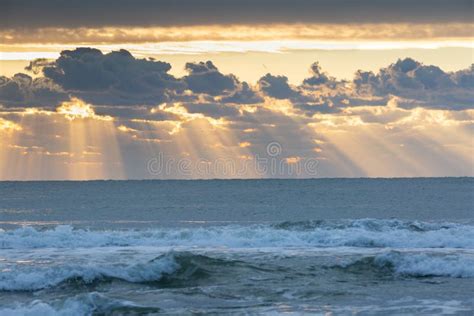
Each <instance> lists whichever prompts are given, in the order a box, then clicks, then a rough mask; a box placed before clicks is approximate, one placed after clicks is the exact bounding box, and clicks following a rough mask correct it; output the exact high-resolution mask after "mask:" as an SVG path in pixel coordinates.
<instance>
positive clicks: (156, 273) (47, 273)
mask: <svg viewBox="0 0 474 316" xmlns="http://www.w3.org/2000/svg"><path fill="white" fill-rule="evenodd" d="M232 263H233V261H230V260H229V261H226V260H223V259H215V258H210V257H207V256H204V255H199V254H191V253H187V252H169V253H166V254H163V255H161V256H159V257H157V258H155V259H153V260H150V261H148V262H146V263H138V264H131V265H124V264H108V265H107V264H97V263H95V264H93V263H89V264H84V265H78V264H76V265H74V264H67V265H61V266H49V267H46V268H42V267H40V266H35V267H32V268H31V270H27V271H25V270H24V269H12V270H10V271H3V272H2V273H1V274H0V290H3V291H36V290H41V289H45V288H51V287H55V286H59V285H76V284H94V283H97V282H110V281H113V280H119V281H124V282H130V283H158V285H161V286H163V287H165V286H179V285H181V284H188V285H189V283H190V282H191V281H193V280H198V279H201V278H205V277H207V276H208V275H209V274H210V273H211V271H212V270H213V269H214V268H213V266H218V265H231V264H232Z"/></svg>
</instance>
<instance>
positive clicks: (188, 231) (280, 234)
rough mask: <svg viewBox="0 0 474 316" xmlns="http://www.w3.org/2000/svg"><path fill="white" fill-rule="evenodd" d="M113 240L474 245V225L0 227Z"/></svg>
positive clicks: (3, 240)
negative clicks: (142, 227)
mask: <svg viewBox="0 0 474 316" xmlns="http://www.w3.org/2000/svg"><path fill="white" fill-rule="evenodd" d="M108 246H122V247H125V246H163V247H168V246H170V247H175V246H197V247H230V248H232V247H235V248H239V247H240V248H252V247H256V248H257V247H343V246H348V247H399V248H468V249H473V248H474V226H473V225H465V224H455V223H427V222H418V221H399V220H377V219H365V220H354V221H307V222H284V223H279V224H266V225H264V224H261V225H247V226H245V225H223V226H200V227H173V228H171V227H167V228H156V229H142V230H132V229H130V230H109V231H98V230H87V229H75V228H73V227H72V226H68V225H60V226H56V227H54V228H48V229H39V228H34V227H29V226H26V227H21V228H18V229H15V230H2V231H0V249H25V248H79V247H108Z"/></svg>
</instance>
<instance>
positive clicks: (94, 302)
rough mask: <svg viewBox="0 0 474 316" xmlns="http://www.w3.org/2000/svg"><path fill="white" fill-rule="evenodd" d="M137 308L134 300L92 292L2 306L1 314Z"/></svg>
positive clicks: (64, 315) (39, 315) (60, 315)
mask: <svg viewBox="0 0 474 316" xmlns="http://www.w3.org/2000/svg"><path fill="white" fill-rule="evenodd" d="M124 307H125V308H136V309H138V310H139V309H140V306H138V305H135V304H133V303H132V302H128V301H122V300H116V299H111V298H108V297H106V296H104V295H102V294H100V293H97V292H92V293H87V294H83V295H78V296H75V297H71V298H68V299H66V300H65V301H57V302H44V301H41V300H35V301H33V302H31V303H29V304H19V303H16V304H13V305H11V306H8V307H3V308H0V316H20V315H21V316H70V315H92V314H93V313H94V312H99V313H101V314H106V313H107V312H110V311H113V310H114V309H117V308H124Z"/></svg>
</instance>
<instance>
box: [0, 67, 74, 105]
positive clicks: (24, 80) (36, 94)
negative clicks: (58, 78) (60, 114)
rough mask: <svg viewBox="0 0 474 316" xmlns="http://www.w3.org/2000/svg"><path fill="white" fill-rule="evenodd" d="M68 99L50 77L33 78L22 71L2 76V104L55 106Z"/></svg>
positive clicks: (0, 80)
mask: <svg viewBox="0 0 474 316" xmlns="http://www.w3.org/2000/svg"><path fill="white" fill-rule="evenodd" d="M66 99H68V95H67V94H66V93H65V92H64V91H63V90H62V89H61V88H60V87H59V86H58V85H56V84H54V82H53V81H52V80H50V79H47V78H43V77H41V78H35V79H33V78H31V77H30V76H28V75H26V74H22V73H19V74H16V75H14V76H13V77H11V78H7V77H5V76H0V104H3V105H5V106H7V107H27V106H43V107H54V105H55V104H57V103H59V102H61V101H64V100H66Z"/></svg>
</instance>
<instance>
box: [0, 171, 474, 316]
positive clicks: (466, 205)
mask: <svg viewBox="0 0 474 316" xmlns="http://www.w3.org/2000/svg"><path fill="white" fill-rule="evenodd" d="M473 190H474V181H473V180H472V179H399V180H383V179H379V180H361V179H358V180H344V179H341V180H271V181H270V180H268V181H257V180H250V181H192V182H182V181H170V182H168V181H166V182H163V181H161V182H160V181H156V182H150V181H148V182H133V181H126V182H89V183H74V182H68V183H60V182H43V183H0V216H1V226H2V227H3V229H2V230H1V231H0V306H1V307H0V315H25V314H29V315H94V314H95V315H103V314H115V315H121V314H132V315H133V314H140V315H143V314H161V313H163V314H180V315H181V314H200V313H211V314H212V313H215V314H219V315H220V314H279V313H290V314H291V313H293V314H326V313H327V312H332V313H334V314H336V315H340V314H341V315H345V314H348V315H352V314H362V315H365V314H429V315H431V314H460V315H472V313H473V311H474V298H473V295H472V293H474V221H473V214H474V213H473V202H474V200H473V198H474V191H473ZM351 210H353V212H352V213H351ZM350 214H352V216H350Z"/></svg>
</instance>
